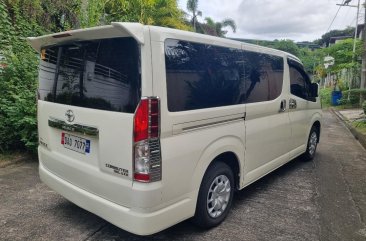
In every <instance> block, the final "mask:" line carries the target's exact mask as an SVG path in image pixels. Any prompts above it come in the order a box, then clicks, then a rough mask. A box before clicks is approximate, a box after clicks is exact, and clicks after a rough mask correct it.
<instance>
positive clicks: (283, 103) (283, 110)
mask: <svg viewBox="0 0 366 241" xmlns="http://www.w3.org/2000/svg"><path fill="white" fill-rule="evenodd" d="M285 111H286V100H281V104H280V110H279V112H285Z"/></svg>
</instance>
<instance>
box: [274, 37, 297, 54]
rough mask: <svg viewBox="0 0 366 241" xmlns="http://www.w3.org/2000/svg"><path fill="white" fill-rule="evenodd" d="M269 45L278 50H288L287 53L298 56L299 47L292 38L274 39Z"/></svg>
mask: <svg viewBox="0 0 366 241" xmlns="http://www.w3.org/2000/svg"><path fill="white" fill-rule="evenodd" d="M271 47H272V48H275V49H278V50H282V51H285V52H288V53H290V54H293V55H295V56H297V57H299V56H300V48H299V47H298V46H297V45H296V44H295V42H294V41H292V40H288V39H284V40H275V41H274V42H273V45H272V46H271Z"/></svg>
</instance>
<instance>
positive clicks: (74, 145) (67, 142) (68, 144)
mask: <svg viewBox="0 0 366 241" xmlns="http://www.w3.org/2000/svg"><path fill="white" fill-rule="evenodd" d="M61 145H63V146H64V147H65V148H67V149H70V150H73V151H76V152H79V153H82V154H85V153H90V140H87V139H84V138H81V137H78V136H74V135H70V134H67V133H64V132H62V134H61Z"/></svg>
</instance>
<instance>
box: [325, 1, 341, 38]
mask: <svg viewBox="0 0 366 241" xmlns="http://www.w3.org/2000/svg"><path fill="white" fill-rule="evenodd" d="M345 1H346V0H344V1H342V4H340V5H339V8H338V10H337V12H336V14H335V16H334V18H333V20H332V22H331V23H330V25H329V27H328V29H327V31H326V33H327V32H328V31H329V29H330V28H331V27H332V25H333V23H334V20H335V19H336V18H337V16H338V13H339V10H341V7H342V5H343V4H344V2H345Z"/></svg>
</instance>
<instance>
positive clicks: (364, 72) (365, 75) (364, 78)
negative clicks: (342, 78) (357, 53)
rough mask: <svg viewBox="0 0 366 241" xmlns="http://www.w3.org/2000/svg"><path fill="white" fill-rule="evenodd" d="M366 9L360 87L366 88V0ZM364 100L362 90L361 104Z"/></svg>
mask: <svg viewBox="0 0 366 241" xmlns="http://www.w3.org/2000/svg"><path fill="white" fill-rule="evenodd" d="M363 7H364V11H365V17H364V21H363V31H362V40H363V54H362V65H361V84H360V89H365V88H366V86H365V82H366V0H365V3H364V5H363ZM363 101H364V98H363V95H362V92H361V93H360V105H362V102H363Z"/></svg>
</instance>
